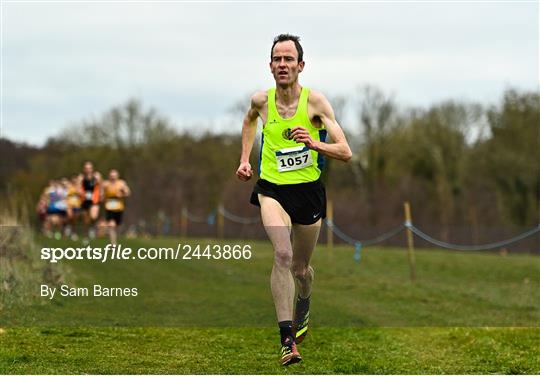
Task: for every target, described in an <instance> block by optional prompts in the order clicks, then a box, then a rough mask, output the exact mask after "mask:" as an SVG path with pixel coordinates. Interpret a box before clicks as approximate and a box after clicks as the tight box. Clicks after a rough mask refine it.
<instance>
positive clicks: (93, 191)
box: [81, 162, 101, 238]
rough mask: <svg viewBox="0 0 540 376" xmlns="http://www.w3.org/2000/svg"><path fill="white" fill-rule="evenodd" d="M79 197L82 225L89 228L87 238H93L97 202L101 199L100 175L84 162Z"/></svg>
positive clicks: (97, 210)
mask: <svg viewBox="0 0 540 376" xmlns="http://www.w3.org/2000/svg"><path fill="white" fill-rule="evenodd" d="M81 196H82V197H81V200H82V204H81V209H82V214H83V220H84V224H85V226H86V227H88V228H89V229H88V236H89V237H90V238H94V237H95V229H94V224H95V222H96V221H97V218H98V216H99V201H100V198H101V174H100V173H99V172H97V171H94V165H93V164H92V162H85V163H84V166H83V176H82V179H81Z"/></svg>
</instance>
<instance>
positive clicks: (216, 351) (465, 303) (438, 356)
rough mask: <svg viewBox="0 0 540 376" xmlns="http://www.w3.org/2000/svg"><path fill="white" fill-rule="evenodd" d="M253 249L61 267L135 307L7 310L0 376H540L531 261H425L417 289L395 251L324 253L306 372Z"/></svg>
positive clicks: (116, 303) (539, 261)
mask: <svg viewBox="0 0 540 376" xmlns="http://www.w3.org/2000/svg"><path fill="white" fill-rule="evenodd" d="M179 241H180V240H178V239H152V240H149V239H147V240H140V239H138V240H129V241H128V240H126V241H122V244H123V245H125V246H131V247H132V248H136V247H139V246H146V247H149V246H175V245H176V244H177V243H178V242H179ZM40 242H41V243H42V244H44V245H46V246H52V245H55V246H65V245H67V243H63V242H53V241H50V240H44V239H41V241H40ZM191 242H193V241H191ZM208 242H210V241H208ZM198 243H201V244H206V243H207V241H205V240H199V241H198ZM101 244H102V245H103V244H104V243H101ZM250 244H252V246H253V258H252V259H251V260H241V261H215V260H210V261H208V260H191V261H170V260H169V261H162V262H155V261H153V262H150V261H146V262H143V261H140V260H136V261H135V260H134V261H122V262H121V261H118V262H110V263H103V264H102V263H99V262H96V261H89V262H86V261H85V262H81V261H76V262H75V261H73V262H69V263H67V264H68V265H69V267H70V268H71V270H72V271H71V273H70V274H68V281H69V282H70V284H73V285H77V286H89V285H91V284H93V283H100V284H102V285H106V286H122V287H123V286H125V287H138V288H139V296H138V297H136V298H108V299H97V298H82V297H81V298H64V299H55V300H53V301H49V300H47V299H43V298H36V299H35V300H33V301H32V302H31V303H30V304H29V305H26V306H18V307H15V308H13V309H11V310H10V311H8V312H2V319H1V320H2V321H1V323H2V324H1V326H2V327H5V328H6V331H5V332H4V333H3V334H0V373H8V374H12V373H271V374H274V373H372V374H380V373H396V374H403V373H408V374H411V373H512V374H522V373H527V374H531V373H536V374H537V373H540V363H539V359H540V348H539V344H540V329H539V328H536V326H537V325H538V323H539V322H540V288H539V287H540V258H538V257H533V256H528V255H509V256H504V257H503V256H500V255H498V254H495V253H461V252H448V251H441V250H422V251H418V252H417V255H416V256H417V272H418V280H417V282H416V283H414V284H412V283H411V282H410V281H409V279H408V266H407V258H406V252H405V251H404V250H402V249H401V250H400V249H382V248H367V249H365V250H364V251H363V255H362V261H361V262H360V263H356V262H354V261H353V258H352V253H353V251H352V249H351V248H348V247H337V248H336V250H335V251H334V252H333V253H330V252H328V251H327V250H326V249H325V248H324V247H321V248H320V249H318V250H317V251H316V253H315V255H314V260H313V264H314V266H315V270H316V277H315V285H314V291H313V302H312V314H311V318H312V327H313V332H312V335H311V336H310V337H308V339H307V340H306V342H305V344H302V345H301V353H302V355H303V356H304V359H305V362H303V363H301V364H299V365H295V366H292V367H290V369H282V368H281V367H280V366H279V365H278V364H277V351H278V333H277V328H276V324H275V313H274V308H273V304H272V300H271V294H270V289H269V273H270V270H271V265H272V251H271V248H270V247H269V246H268V244H267V243H265V242H250ZM36 255H37V253H36ZM119 326H120V327H119ZM486 327H488V328H486ZM511 327H514V328H511ZM518 327H522V328H518Z"/></svg>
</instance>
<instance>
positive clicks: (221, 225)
mask: <svg viewBox="0 0 540 376" xmlns="http://www.w3.org/2000/svg"><path fill="white" fill-rule="evenodd" d="M217 231H218V238H219V239H223V236H224V234H225V218H223V206H222V205H221V204H219V206H218V210H217Z"/></svg>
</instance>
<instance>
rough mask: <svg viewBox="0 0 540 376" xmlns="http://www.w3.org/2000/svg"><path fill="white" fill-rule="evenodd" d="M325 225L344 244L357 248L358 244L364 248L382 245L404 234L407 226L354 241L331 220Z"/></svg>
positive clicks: (327, 220)
mask: <svg viewBox="0 0 540 376" xmlns="http://www.w3.org/2000/svg"><path fill="white" fill-rule="evenodd" d="M325 223H326V225H327V226H329V227H330V228H331V229H332V232H333V233H334V234H336V235H337V237H338V238H340V239H341V240H343V241H344V242H347V243H349V244H350V245H354V246H355V247H356V245H357V244H361V245H362V246H369V245H373V244H378V243H382V242H384V241H386V240H388V239H390V238H393V237H394V236H396V235H397V234H399V233H400V232H402V231H403V230H404V229H405V225H400V226H398V227H396V228H393V229H391V230H389V231H387V232H385V233H383V234H381V235H379V236H377V237H375V238H372V239H367V240H358V239H354V238H352V237H350V236H349V235H347V234H345V233H344V232H343V231H341V230H340V229H339V227H337V226H336V225H335V223H334V222H333V221H332V220H330V219H326V220H325Z"/></svg>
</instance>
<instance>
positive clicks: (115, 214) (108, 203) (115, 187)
mask: <svg viewBox="0 0 540 376" xmlns="http://www.w3.org/2000/svg"><path fill="white" fill-rule="evenodd" d="M103 190H104V192H105V220H106V221H107V228H108V230H109V237H110V240H111V243H112V244H116V242H117V227H118V226H120V225H121V224H122V217H123V214H124V210H125V205H126V204H125V200H124V199H125V198H126V197H128V196H129V195H130V194H131V191H130V189H129V187H128V185H127V184H126V182H125V181H124V180H122V179H120V178H119V174H118V171H117V170H115V169H112V170H111V171H110V172H109V180H105V181H104V182H103Z"/></svg>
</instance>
